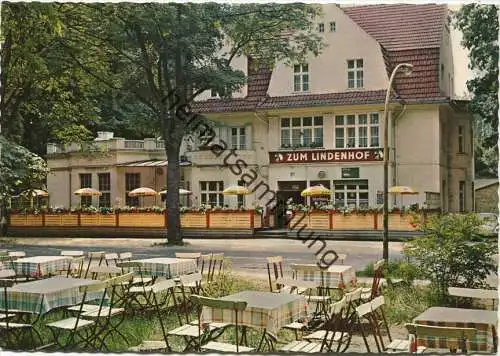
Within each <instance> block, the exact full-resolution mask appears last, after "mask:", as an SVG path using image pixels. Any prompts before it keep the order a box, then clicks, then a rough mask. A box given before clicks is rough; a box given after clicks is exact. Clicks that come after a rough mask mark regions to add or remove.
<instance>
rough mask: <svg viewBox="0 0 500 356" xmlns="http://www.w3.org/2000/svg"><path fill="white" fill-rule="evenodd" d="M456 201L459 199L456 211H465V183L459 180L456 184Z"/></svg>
mask: <svg viewBox="0 0 500 356" xmlns="http://www.w3.org/2000/svg"><path fill="white" fill-rule="evenodd" d="M458 199H459V203H458V204H459V207H458V210H459V211H460V212H464V211H465V181H464V180H461V181H460V182H459V183H458Z"/></svg>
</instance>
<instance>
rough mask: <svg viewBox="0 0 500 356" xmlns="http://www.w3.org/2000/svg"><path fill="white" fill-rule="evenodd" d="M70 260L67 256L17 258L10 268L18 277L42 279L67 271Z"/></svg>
mask: <svg viewBox="0 0 500 356" xmlns="http://www.w3.org/2000/svg"><path fill="white" fill-rule="evenodd" d="M71 261H72V258H71V257H67V256H36V257H25V258H19V259H17V260H15V261H14V262H13V263H12V268H13V269H14V270H15V271H16V274H17V275H19V276H28V277H36V278H42V277H45V276H48V275H51V274H55V273H56V272H57V271H63V270H67V269H68V266H69V264H70V263H71Z"/></svg>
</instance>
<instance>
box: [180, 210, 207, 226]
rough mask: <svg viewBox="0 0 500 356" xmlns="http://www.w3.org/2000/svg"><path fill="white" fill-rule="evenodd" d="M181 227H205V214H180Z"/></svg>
mask: <svg viewBox="0 0 500 356" xmlns="http://www.w3.org/2000/svg"><path fill="white" fill-rule="evenodd" d="M181 227H183V228H197V229H205V228H206V227H207V215H206V214H202V213H194V212H187V213H184V214H181Z"/></svg>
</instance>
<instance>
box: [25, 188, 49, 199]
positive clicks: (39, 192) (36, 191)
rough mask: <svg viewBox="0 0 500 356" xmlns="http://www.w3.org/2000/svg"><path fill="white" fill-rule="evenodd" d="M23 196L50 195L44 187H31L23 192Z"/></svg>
mask: <svg viewBox="0 0 500 356" xmlns="http://www.w3.org/2000/svg"><path fill="white" fill-rule="evenodd" d="M21 195H23V196H32V197H48V196H49V193H48V192H47V191H45V190H42V189H31V190H25V191H24V192H22V193H21Z"/></svg>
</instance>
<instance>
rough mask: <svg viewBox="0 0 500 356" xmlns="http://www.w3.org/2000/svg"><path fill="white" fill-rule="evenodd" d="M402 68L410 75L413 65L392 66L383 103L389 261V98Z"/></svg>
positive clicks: (385, 252)
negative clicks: (393, 83)
mask: <svg viewBox="0 0 500 356" xmlns="http://www.w3.org/2000/svg"><path fill="white" fill-rule="evenodd" d="M400 69H403V70H404V71H405V74H406V75H410V74H411V71H412V69H413V65H412V64H410V63H400V64H398V65H397V66H396V68H394V70H393V71H392V73H391V77H390V79H389V85H388V86H387V92H386V95H385V104H384V240H383V244H384V247H383V258H384V260H385V261H386V262H387V261H389V99H390V97H391V89H392V82H393V81H394V77H395V76H396V73H397V72H398V71H399V70H400Z"/></svg>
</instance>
